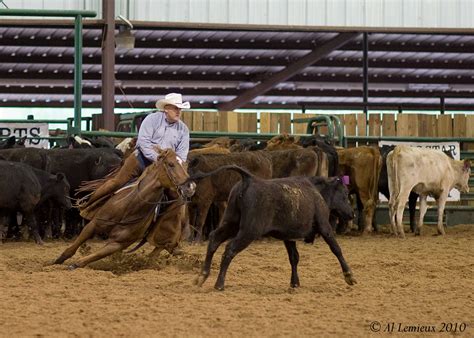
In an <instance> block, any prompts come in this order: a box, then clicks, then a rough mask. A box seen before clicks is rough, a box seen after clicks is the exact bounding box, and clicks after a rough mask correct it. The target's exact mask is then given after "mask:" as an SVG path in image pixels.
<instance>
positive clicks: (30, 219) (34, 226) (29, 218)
mask: <svg viewBox="0 0 474 338" xmlns="http://www.w3.org/2000/svg"><path fill="white" fill-rule="evenodd" d="M25 219H26V224H27V225H28V227H29V228H30V229H31V233H32V234H33V238H34V239H35V243H36V244H38V245H43V244H44V242H43V240H42V239H41V236H40V234H39V229H38V223H37V222H36V217H35V213H34V212H31V213H28V214H25Z"/></svg>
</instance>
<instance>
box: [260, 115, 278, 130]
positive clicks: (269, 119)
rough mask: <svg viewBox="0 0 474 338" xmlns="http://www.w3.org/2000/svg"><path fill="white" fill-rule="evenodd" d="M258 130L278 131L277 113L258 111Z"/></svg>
mask: <svg viewBox="0 0 474 338" xmlns="http://www.w3.org/2000/svg"><path fill="white" fill-rule="evenodd" d="M260 132H261V133H278V113H260Z"/></svg>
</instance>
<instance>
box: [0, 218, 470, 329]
mask: <svg viewBox="0 0 474 338" xmlns="http://www.w3.org/2000/svg"><path fill="white" fill-rule="evenodd" d="M435 232H436V228H434V227H425V228H424V233H423V234H422V236H418V237H415V236H413V235H412V234H407V238H406V239H405V240H401V239H398V238H394V237H392V236H391V235H389V234H378V235H369V236H366V237H356V236H350V237H349V236H339V237H338V242H339V244H340V246H341V248H342V250H343V253H344V256H345V258H346V260H347V262H348V264H349V265H350V267H351V268H352V271H353V273H354V276H355V278H356V279H357V281H358V284H357V285H355V286H349V285H347V284H346V283H345V282H344V278H343V275H342V272H341V268H340V266H339V264H338V262H337V260H336V258H335V256H334V255H333V254H332V253H331V252H330V250H329V247H328V246H327V245H326V244H325V243H324V242H323V241H322V240H321V239H320V238H318V239H317V240H316V243H315V244H314V245H307V244H303V243H302V242H299V243H298V244H297V246H298V250H299V252H300V264H299V275H300V281H301V287H300V288H299V289H291V288H290V287H289V282H290V272H291V270H290V265H289V262H288V257H287V253H286V250H285V248H284V245H283V243H282V242H280V241H277V240H262V241H258V242H254V243H253V244H251V245H250V247H249V248H248V249H246V250H244V251H243V252H242V253H240V254H239V255H237V257H236V258H235V259H234V261H233V262H232V264H231V265H230V268H229V271H228V273H227V279H226V289H225V291H223V292H219V291H216V290H214V288H213V285H214V282H215V280H216V277H217V271H218V270H217V269H218V267H219V264H220V259H221V255H222V252H223V248H224V245H222V246H221V248H220V249H219V250H218V251H217V253H216V255H215V257H214V262H213V266H212V267H213V269H212V272H211V276H210V277H209V279H208V280H207V281H206V283H205V284H204V285H203V287H202V288H199V287H197V286H195V285H194V284H193V281H194V279H195V278H196V276H197V274H198V272H199V268H200V266H201V264H202V261H203V259H204V255H205V252H206V248H207V243H205V244H203V245H185V246H184V251H185V254H184V255H182V256H178V257H173V256H169V255H168V254H165V253H162V255H161V256H160V257H159V258H158V259H156V260H150V259H148V258H147V254H148V253H149V252H151V248H150V247H144V249H142V250H141V251H138V252H137V253H134V254H124V253H119V254H115V255H113V256H111V257H109V258H106V259H103V260H102V261H99V262H96V263H94V264H91V266H90V267H87V268H84V269H77V270H74V271H69V270H68V269H67V265H61V266H51V265H49V263H51V262H52V261H53V260H54V259H55V258H56V257H57V256H58V255H59V254H60V253H61V252H62V251H63V250H64V249H65V248H66V247H67V245H68V243H66V242H63V241H56V242H52V243H47V244H46V245H44V246H42V247H40V246H37V245H35V244H34V243H25V242H7V243H5V244H3V245H0V295H1V296H0V313H1V315H0V336H5V337H7V336H8V337H11V336H80V337H83V336H93V337H101V336H105V335H107V336H134V337H135V336H160V337H161V336H165V337H168V336H174V337H176V336H178V337H180V336H186V337H188V336H193V337H199V336H203V337H204V336H212V337H214V336H220V337H222V336H251V337H257V336H258V337H261V336H291V337H296V336H320V335H323V336H335V335H337V336H349V335H350V336H360V337H367V336H371V335H373V336H380V335H387V334H388V333H383V331H387V330H388V331H390V330H392V331H393V333H397V334H403V333H402V332H399V331H400V330H404V329H408V330H415V329H416V328H418V329H417V330H418V333H405V334H408V335H410V336H411V337H416V336H430V337H432V336H433V337H434V336H443V337H444V336H446V335H447V334H448V335H450V334H449V333H441V332H437V333H434V334H433V333H429V334H427V333H420V331H419V330H421V328H420V327H422V326H423V327H426V330H429V327H431V326H435V329H436V330H437V331H439V330H441V329H442V328H443V323H446V324H449V323H451V324H452V325H451V326H449V325H446V324H445V328H451V330H453V328H454V325H455V324H457V328H458V333H456V335H459V336H466V337H467V336H470V337H472V336H474V327H473V326H474V315H473V312H474V311H473V310H474V292H473V291H474V285H473V284H474V283H473V277H474V246H473V240H474V225H459V226H455V227H450V228H448V229H447V235H446V236H444V237H442V236H433V235H432V234H434V233H435ZM101 245H102V243H101V242H100V241H92V242H91V243H90V247H88V246H86V247H83V248H81V250H80V251H81V252H78V253H77V254H76V256H75V257H80V256H81V254H82V255H83V254H86V253H87V252H88V251H89V250H96V249H97V248H98V247H100V246H101ZM75 257H73V258H72V259H71V260H70V261H71V262H74V258H75ZM392 323H393V324H392ZM463 324H464V325H466V326H467V327H464V325H463ZM371 325H372V327H371ZM461 327H464V330H463V331H464V332H461V333H459V330H460V328H461ZM371 328H372V330H377V329H378V328H379V329H380V330H381V331H380V332H377V333H374V332H372V331H371ZM415 332H416V331H415ZM451 334H452V333H451Z"/></svg>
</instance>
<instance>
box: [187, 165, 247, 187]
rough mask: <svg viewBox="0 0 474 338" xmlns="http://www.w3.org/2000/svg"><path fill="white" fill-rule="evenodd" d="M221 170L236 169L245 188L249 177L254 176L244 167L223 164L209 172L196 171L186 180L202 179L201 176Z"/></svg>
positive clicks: (204, 176)
mask: <svg viewBox="0 0 474 338" xmlns="http://www.w3.org/2000/svg"><path fill="white" fill-rule="evenodd" d="M223 170H233V171H236V172H237V173H238V174H240V176H241V177H242V186H243V188H246V187H247V186H248V184H249V181H250V180H251V179H253V178H255V176H254V175H252V174H251V173H250V172H248V171H247V170H246V169H244V168H241V167H239V166H236V165H224V166H222V167H220V168H217V169H216V170H213V171H210V172H207V173H203V172H200V171H197V172H196V173H195V174H193V175H191V176H190V177H189V179H188V181H199V180H202V179H203V178H206V177H209V176H212V175H215V174H217V173H220V172H221V171H223Z"/></svg>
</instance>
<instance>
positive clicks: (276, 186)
mask: <svg viewBox="0 0 474 338" xmlns="http://www.w3.org/2000/svg"><path fill="white" fill-rule="evenodd" d="M224 169H231V170H234V171H237V172H238V173H240V174H241V175H242V181H241V182H239V183H237V184H236V185H235V186H234V188H233V189H232V192H231V193H230V196H229V199H228V206H227V209H226V210H225V213H224V217H223V220H222V223H221V225H220V227H219V228H217V229H216V230H214V231H213V232H212V233H211V235H210V238H209V245H208V247H207V254H206V260H205V262H204V265H203V267H202V270H201V274H200V276H199V277H198V278H197V280H196V283H197V284H198V285H202V284H203V283H204V281H205V280H206V279H207V278H208V276H209V273H210V269H211V263H212V257H213V255H214V253H215V252H216V250H217V248H218V247H219V246H220V244H221V243H223V242H224V241H226V240H227V239H231V240H230V241H229V243H228V244H227V246H226V248H225V252H224V255H223V256H222V263H221V268H220V272H219V276H218V278H217V282H216V284H215V288H216V289H218V290H223V289H224V282H225V274H226V272H227V269H228V267H229V264H230V262H231V261H232V259H233V258H234V257H235V256H236V255H237V254H238V253H239V252H240V251H242V250H243V249H245V248H246V247H247V246H248V245H249V244H250V243H252V242H253V241H254V240H256V239H259V238H260V237H262V236H272V237H275V238H277V239H281V240H283V241H284V243H285V247H286V250H287V252H288V257H289V260H290V264H291V283H290V285H291V287H298V286H299V285H300V282H299V278H298V273H297V265H298V261H299V254H298V251H297V249H296V242H295V241H294V240H295V239H300V238H307V237H308V236H309V235H311V234H313V233H315V234H316V233H318V234H320V235H321V236H322V237H323V238H324V240H325V241H326V243H327V244H328V245H329V247H330V248H331V251H332V252H333V253H334V255H335V256H336V257H337V259H338V260H339V263H340V265H341V267H342V271H343V274H344V278H345V281H346V282H347V283H348V284H349V285H353V284H355V283H356V281H355V279H354V278H353V275H352V272H351V270H350V268H349V266H348V265H347V263H346V261H345V259H344V257H343V255H342V251H341V249H340V247H339V245H338V244H337V241H336V239H335V238H334V234H333V231H332V229H331V225H330V224H329V212H330V211H329V208H328V207H327V205H326V203H325V201H324V199H323V197H322V196H321V194H320V193H319V191H318V189H317V188H316V187H315V186H314V185H313V183H312V182H311V181H310V180H309V179H308V178H307V177H289V178H281V179H270V180H265V179H260V178H257V177H255V176H253V175H252V174H250V173H249V172H247V171H246V170H244V169H242V168H240V167H236V166H225V167H221V168H219V169H218V170H216V171H214V172H213V173H216V172H219V171H221V170H224ZM213 173H208V174H201V175H195V176H193V179H199V178H201V177H205V176H208V175H211V174H213ZM339 198H340V199H341V200H344V204H345V205H346V208H347V209H348V210H350V205H349V202H348V197H347V190H345V194H344V196H339ZM351 214H352V211H350V215H351Z"/></svg>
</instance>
